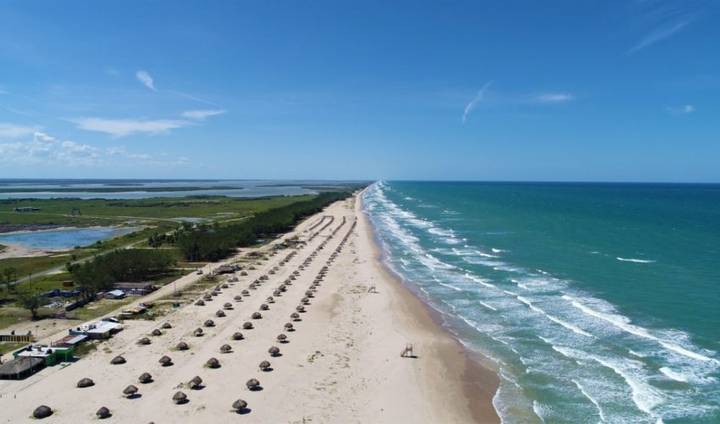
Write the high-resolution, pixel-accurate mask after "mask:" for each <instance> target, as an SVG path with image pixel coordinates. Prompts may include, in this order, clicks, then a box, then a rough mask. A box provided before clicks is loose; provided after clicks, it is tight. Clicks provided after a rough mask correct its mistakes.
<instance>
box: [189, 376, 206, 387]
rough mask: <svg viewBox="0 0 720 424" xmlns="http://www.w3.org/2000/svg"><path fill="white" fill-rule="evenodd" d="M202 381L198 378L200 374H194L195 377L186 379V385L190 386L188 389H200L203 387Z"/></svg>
mask: <svg viewBox="0 0 720 424" xmlns="http://www.w3.org/2000/svg"><path fill="white" fill-rule="evenodd" d="M202 382H203V380H202V378H200V376H197V375H196V376H195V377H193V378H192V380H190V381H188V387H190V389H192V390H198V389H201V388H202V387H203V385H202Z"/></svg>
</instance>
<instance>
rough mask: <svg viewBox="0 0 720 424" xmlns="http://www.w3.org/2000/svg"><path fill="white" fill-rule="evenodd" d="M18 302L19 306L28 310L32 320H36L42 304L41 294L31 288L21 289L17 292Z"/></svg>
mask: <svg viewBox="0 0 720 424" xmlns="http://www.w3.org/2000/svg"><path fill="white" fill-rule="evenodd" d="M18 303H20V306H22V307H23V308H25V309H27V310H28V311H30V314H31V315H32V319H33V321H36V320H37V319H38V318H40V316H39V315H38V310H39V309H40V307H41V306H42V296H41V295H40V294H39V293H38V292H36V291H32V290H23V291H21V292H19V293H18Z"/></svg>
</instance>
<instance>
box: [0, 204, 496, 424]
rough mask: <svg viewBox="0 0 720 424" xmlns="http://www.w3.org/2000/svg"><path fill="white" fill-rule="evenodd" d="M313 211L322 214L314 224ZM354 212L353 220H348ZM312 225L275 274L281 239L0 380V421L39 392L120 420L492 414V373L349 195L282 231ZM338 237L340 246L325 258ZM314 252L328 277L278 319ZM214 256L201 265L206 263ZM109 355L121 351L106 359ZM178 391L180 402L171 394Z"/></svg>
mask: <svg viewBox="0 0 720 424" xmlns="http://www.w3.org/2000/svg"><path fill="white" fill-rule="evenodd" d="M321 215H322V216H325V217H326V218H324V219H323V221H322V222H321V221H320V220H321ZM329 217H332V218H333V219H332V222H331V220H330V218H329ZM343 217H344V218H345V223H344V224H342V222H343ZM356 218H357V221H356ZM353 222H357V224H356V227H354V229H352V224H353ZM318 223H320V224H319V225H316V224H318ZM328 223H329V225H327V226H325V224H328ZM311 227H312V228H313V229H312V230H309V229H310V228H311ZM320 229H322V231H320V233H319V235H318V236H316V237H314V238H312V240H310V241H309V242H308V244H307V245H306V246H305V247H303V248H301V249H299V250H297V252H298V253H297V254H296V255H295V256H294V257H293V258H292V259H291V260H290V261H289V262H288V263H286V264H285V265H284V266H280V267H279V270H278V271H277V272H276V273H275V274H269V273H268V272H269V270H270V269H271V268H273V267H275V266H277V265H278V263H279V262H280V261H281V260H282V258H284V257H285V255H286V254H288V253H289V252H291V251H292V249H286V250H282V251H280V253H279V254H278V255H276V256H274V257H271V258H270V259H269V260H268V261H267V262H264V263H263V264H262V265H260V266H258V267H257V270H254V271H248V272H249V275H248V276H246V277H243V276H240V277H239V280H240V281H239V282H238V283H234V284H232V283H231V286H230V287H229V288H227V289H223V290H222V293H220V294H219V295H218V296H216V297H215V298H214V299H213V300H212V301H210V302H207V304H206V305H205V306H196V305H193V304H190V305H187V306H184V307H181V308H179V309H177V310H176V311H175V312H172V313H170V314H169V315H167V316H165V317H163V319H161V320H159V321H126V322H125V329H124V330H123V331H122V332H120V333H119V334H117V335H116V336H115V337H113V338H112V339H110V340H109V341H106V342H103V343H101V344H99V345H98V349H97V351H95V352H93V353H91V354H89V355H88V356H86V357H84V358H83V359H81V360H79V361H77V362H75V363H72V364H69V365H61V366H55V367H49V368H46V369H44V370H43V371H41V372H40V373H39V374H38V375H35V376H32V377H30V378H28V379H26V380H23V381H0V411H3V413H2V414H0V415H1V417H0V422H7V423H14V422H24V421H27V420H28V417H30V416H31V414H32V411H33V409H34V408H35V407H37V406H39V405H41V404H45V405H48V406H50V407H51V408H53V409H54V411H55V412H54V414H53V416H51V417H50V418H47V419H44V420H43V422H55V423H61V422H62V423H66V422H67V423H70V422H85V421H89V420H91V419H96V418H95V411H96V410H97V409H98V408H100V407H101V406H105V407H107V408H109V409H110V411H111V413H112V414H113V416H112V418H111V419H110V421H112V422H127V423H143V422H145V423H147V422H151V421H152V422H155V423H170V422H206V423H220V422H231V421H232V422H235V421H238V422H239V421H242V422H251V423H390V422H393V423H398V422H399V423H404V422H415V423H467V422H481V423H496V422H499V419H498V418H497V416H496V414H495V411H494V409H493V407H492V396H493V394H494V392H495V390H496V388H497V384H498V380H497V376H496V375H495V374H494V373H493V372H492V371H489V370H488V369H486V368H483V367H482V366H480V365H479V364H478V363H477V362H475V361H473V360H470V358H469V357H468V356H467V354H466V352H465V351H464V349H463V347H462V346H461V345H460V344H459V343H458V342H457V341H456V340H455V339H453V338H452V336H451V335H450V334H449V333H448V332H446V331H445V330H443V329H442V327H441V326H440V325H439V324H438V322H437V319H436V318H437V317H434V316H433V314H432V313H431V311H430V310H429V309H428V308H427V307H426V306H425V305H424V304H423V303H422V302H421V301H420V300H419V299H418V298H417V297H415V296H414V295H413V294H412V293H411V292H410V291H409V290H407V289H406V288H405V287H404V286H403V285H402V283H401V282H400V281H399V280H397V279H396V278H394V277H393V276H392V275H391V274H390V273H389V272H387V270H386V269H385V268H384V266H383V265H382V263H381V262H380V261H379V251H378V249H377V246H376V245H375V242H374V239H373V236H372V229H371V228H370V226H369V224H368V222H367V220H366V219H365V217H364V216H363V214H362V212H361V208H360V204H359V202H356V201H355V200H354V199H349V200H347V201H344V202H338V203H336V204H334V205H332V206H330V207H328V208H327V209H326V210H325V211H323V212H322V213H321V214H319V215H316V216H314V217H311V218H309V219H308V220H306V221H304V222H303V223H302V224H300V225H299V226H298V228H297V229H296V230H295V231H294V232H293V233H290V234H288V235H286V236H284V237H283V239H286V238H288V237H291V236H293V235H295V234H297V235H299V236H300V238H301V239H302V240H308V239H309V238H310V236H311V235H312V234H313V233H314V232H317V231H318V230H320ZM351 229H352V231H350V230H351ZM333 231H335V234H334V236H333V237H332V238H330V239H328V241H327V244H326V245H325V246H324V248H323V249H321V250H317V254H316V256H315V257H314V259H313V261H312V262H311V263H310V264H309V265H307V266H305V267H304V269H303V270H300V269H299V268H298V267H299V266H300V265H301V264H302V263H303V261H304V260H305V259H306V258H307V257H309V256H310V255H311V253H312V252H313V251H316V249H317V248H318V247H319V246H320V244H321V243H323V242H324V241H325V240H326V239H327V236H330V235H331V233H332V232H333ZM346 235H347V241H346V243H344V245H343V246H342V250H341V251H340V253H339V254H338V255H337V258H336V259H335V260H334V261H332V262H331V263H329V264H328V262H327V261H328V259H329V258H330V255H331V254H332V253H333V252H334V251H335V249H336V248H337V247H338V246H340V245H341V242H342V240H343V238H344V237H345V236H346ZM267 249H268V247H264V248H262V250H264V251H267ZM243 253H246V252H243ZM326 264H328V267H329V269H328V271H327V275H326V276H325V278H324V279H323V280H322V281H321V283H320V285H319V286H318V287H317V292H316V293H315V294H314V297H313V298H311V299H309V300H310V304H309V305H307V306H306V308H307V311H306V312H305V313H302V314H300V315H301V320H300V321H297V322H292V323H293V325H294V327H295V331H291V332H289V331H285V330H284V328H283V327H284V324H285V323H286V322H291V319H290V318H289V315H290V314H291V313H292V312H294V311H295V307H296V306H297V305H298V303H299V302H300V300H301V299H302V298H303V297H305V291H306V290H308V288H309V286H310V285H311V284H312V282H313V279H314V278H315V277H316V276H317V275H318V272H319V271H320V269H321V268H322V267H323V266H324V265H326ZM217 266H218V264H211V265H208V267H206V269H205V271H209V270H210V269H211V268H215V267H217ZM295 270H299V271H300V275H299V276H298V277H297V279H296V280H295V281H293V282H292V285H289V286H287V291H286V292H285V293H283V294H282V296H279V297H278V296H275V299H274V303H269V304H268V306H269V310H267V311H262V315H263V317H262V319H257V320H252V319H250V315H251V314H252V313H253V312H255V311H258V309H259V307H260V305H261V304H262V303H265V302H266V298H267V297H268V296H270V295H272V294H273V290H275V289H276V288H277V287H278V285H279V284H281V283H282V282H283V281H284V280H285V279H286V278H288V276H289V275H290V274H291V273H292V272H293V271H295ZM261 275H267V276H268V280H267V281H265V282H264V283H263V284H261V285H260V286H259V287H258V288H257V290H250V293H251V295H250V296H248V297H244V298H243V301H242V302H239V303H237V302H235V301H234V300H233V298H234V296H235V295H238V294H240V292H241V291H242V290H244V289H247V288H248V285H249V284H250V283H251V282H252V281H253V280H255V279H256V278H258V277H260V276H261ZM198 278H199V276H197V275H195V274H194V273H193V274H189V275H187V276H185V277H183V278H181V279H180V280H178V281H177V282H176V283H175V284H169V285H168V286H165V287H164V288H162V289H161V290H158V291H157V292H155V293H153V294H152V296H151V298H153V299H159V298H161V297H163V296H166V295H167V294H169V293H171V291H172V290H173V289H175V288H177V289H182V288H184V287H187V286H188V285H189V284H192V283H193V282H194V281H196V280H197V279H198ZM371 287H374V289H372V290H371ZM146 299H147V298H145V299H143V300H146ZM225 302H230V303H232V304H233V306H234V309H232V310H228V311H225V312H226V314H227V316H226V317H223V318H218V317H216V316H215V312H216V311H217V310H218V309H221V308H222V305H223V304H224V303H225ZM207 319H212V320H214V321H215V323H216V326H215V327H211V328H204V330H205V333H206V334H205V335H204V336H203V337H193V336H192V334H191V333H192V331H193V330H194V329H195V328H197V327H202V323H203V322H204V321H205V320H207ZM246 321H252V323H253V324H254V327H255V328H254V329H252V330H243V329H241V328H240V327H241V326H242V324H243V323H244V322H246ZM162 322H169V323H171V324H172V328H171V329H168V330H163V334H162V335H161V336H157V337H151V336H148V337H150V339H151V340H152V344H150V345H147V346H140V345H138V344H136V341H137V340H138V339H139V338H140V337H143V336H146V335H148V334H149V333H150V332H151V331H152V330H153V329H155V328H158V326H159V325H160V324H161V323H162ZM236 331H240V332H242V333H243V335H244V336H245V338H244V340H239V341H233V340H231V335H232V334H233V333H234V332H236ZM280 333H285V334H286V335H287V336H288V340H289V343H279V342H277V340H276V337H277V335H278V334H280ZM51 339H52V338H51ZM181 340H183V341H186V342H187V343H189V344H190V349H189V350H187V351H175V350H174V349H173V346H175V344H176V343H178V342H179V341H181ZM408 343H411V344H412V345H413V348H414V353H415V354H416V355H417V357H416V358H402V357H400V353H401V351H402V350H403V348H404V347H405V346H406V344H408ZM223 344H229V345H230V346H232V349H233V351H232V352H231V353H220V351H219V348H220V346H221V345H223ZM271 346H277V347H279V348H280V351H281V356H278V357H271V356H270V355H269V354H268V348H270V347H271ZM119 354H122V355H123V356H124V357H125V359H126V360H127V363H125V364H123V365H110V360H111V359H112V358H113V357H114V356H116V355H119ZM162 355H168V356H170V357H171V358H172V360H173V363H174V364H173V365H172V366H169V367H163V366H161V365H160V364H159V363H158V359H159V358H160V357H161V356H162ZM211 357H215V358H217V359H218V360H219V361H220V363H221V367H220V368H217V369H210V368H206V367H204V363H205V362H206V361H207V360H208V359H209V358H211ZM263 360H268V361H270V363H271V367H272V370H271V371H261V370H259V368H258V364H259V363H260V362H261V361H263ZM143 372H149V373H150V374H152V376H153V379H154V381H153V382H152V383H149V384H139V383H138V382H137V378H138V376H139V375H140V374H141V373H143ZM194 376H200V377H201V378H202V379H203V384H204V387H203V388H202V389H201V390H192V389H190V388H188V387H186V383H187V382H188V381H189V380H190V379H192V378H193V377H194ZM83 377H89V378H91V379H93V380H94V382H95V385H94V386H92V387H89V388H84V389H80V388H76V387H75V385H76V383H77V381H78V380H80V379H81V378H83ZM250 378H256V379H258V380H259V381H260V384H261V386H262V390H259V391H249V390H248V389H247V388H246V386H245V382H246V381H247V380H248V379H250ZM129 384H134V385H136V386H137V387H138V388H139V389H140V391H139V393H140V396H139V397H137V398H135V399H127V398H124V397H123V396H122V391H123V389H124V388H125V387H126V386H127V385H129ZM178 390H182V391H183V392H184V393H185V394H186V395H187V396H188V398H189V402H187V403H185V404H182V405H176V404H174V403H173V402H172V400H171V398H172V396H173V394H174V393H175V392H176V391H178ZM236 399H244V400H245V401H247V403H248V410H246V411H244V413H243V414H237V413H236V412H233V411H232V409H231V405H232V403H233V402H234V401H235V400H236Z"/></svg>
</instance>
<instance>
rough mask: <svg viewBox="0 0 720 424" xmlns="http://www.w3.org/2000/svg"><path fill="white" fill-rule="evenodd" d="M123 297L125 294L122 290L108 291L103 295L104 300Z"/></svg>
mask: <svg viewBox="0 0 720 424" xmlns="http://www.w3.org/2000/svg"><path fill="white" fill-rule="evenodd" d="M124 297H125V292H124V291H122V290H110V291H109V292H106V293H105V299H122V298H124Z"/></svg>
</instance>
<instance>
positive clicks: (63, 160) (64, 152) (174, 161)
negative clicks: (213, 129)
mask: <svg viewBox="0 0 720 424" xmlns="http://www.w3.org/2000/svg"><path fill="white" fill-rule="evenodd" d="M0 163H9V164H22V165H43V166H69V167H73V166H87V167H99V166H108V165H109V164H113V165H123V164H127V165H130V166H132V165H137V164H138V163H139V164H142V165H143V166H146V165H159V166H181V165H186V164H188V163H189V161H188V160H187V159H186V158H172V157H169V156H167V155H163V156H162V157H161V158H154V157H153V156H152V155H149V154H146V153H133V152H128V151H127V149H126V148H125V147H123V146H115V147H108V148H100V147H95V146H92V145H89V144H83V143H77V142H75V141H72V140H60V139H58V138H56V137H53V136H51V135H49V134H47V133H44V132H40V131H36V132H35V133H33V134H32V137H31V138H29V139H26V140H24V141H14V142H12V143H0Z"/></svg>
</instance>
